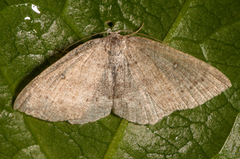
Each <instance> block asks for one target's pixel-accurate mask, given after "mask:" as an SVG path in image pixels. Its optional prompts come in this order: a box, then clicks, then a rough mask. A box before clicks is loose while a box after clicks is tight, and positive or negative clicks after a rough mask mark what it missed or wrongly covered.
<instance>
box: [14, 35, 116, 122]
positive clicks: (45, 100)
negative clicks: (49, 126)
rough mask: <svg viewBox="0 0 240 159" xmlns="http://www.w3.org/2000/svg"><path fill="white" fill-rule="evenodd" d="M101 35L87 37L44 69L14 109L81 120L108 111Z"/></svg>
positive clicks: (51, 118)
mask: <svg viewBox="0 0 240 159" xmlns="http://www.w3.org/2000/svg"><path fill="white" fill-rule="evenodd" d="M107 61H108V56H107V52H106V51H105V47H104V38H103V39H95V40H92V41H89V42H87V43H85V44H83V45H81V46H79V47H77V48H76V49H74V50H73V51H71V52H69V53H68V54H67V55H65V56H64V57H63V58H61V59H60V60H58V61H57V62H56V63H54V64H53V65H51V66H50V67H49V68H47V69H46V70H44V71H43V72H42V73H41V74H40V75H39V76H37V77H36V78H35V79H34V80H33V81H32V82H31V83H29V84H28V85H27V86H26V87H25V88H24V89H23V90H22V92H21V93H20V94H19V95H18V97H17V99H16V101H15V103H14V109H18V110H20V111H22V112H24V113H26V114H29V115H31V116H34V117H37V118H40V119H43V120H48V121H64V120H68V121H69V122H71V123H73V124H75V123H78V124H83V123H87V122H92V121H96V120H98V119H100V118H102V117H105V116H107V115H109V114H110V112H111V107H112V99H110V98H108V97H111V93H112V91H109V90H108V89H110V86H106V85H110V84H109V80H110V79H109V78H108V76H107V75H106V67H107Z"/></svg>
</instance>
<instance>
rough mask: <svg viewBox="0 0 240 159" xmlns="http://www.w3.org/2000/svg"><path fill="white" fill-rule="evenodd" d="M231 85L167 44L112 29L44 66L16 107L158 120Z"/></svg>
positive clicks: (66, 116) (70, 116) (43, 113)
mask: <svg viewBox="0 0 240 159" xmlns="http://www.w3.org/2000/svg"><path fill="white" fill-rule="evenodd" d="M229 87H231V82H230V80H229V79H228V78H227V77H226V76H225V75H224V74H223V73H221V72H220V71H219V70H218V69H216V68H214V67H212V66H211V65H209V64H207V63H205V62H203V61H201V60H199V59H197V58H195V57H193V56H190V55H188V54H186V53H183V52H181V51H178V50H175V49H173V48H171V47H169V46H167V45H165V44H161V43H158V42H156V41H153V40H150V39H147V38H144V37H137V36H122V35H120V34H119V33H118V32H112V33H111V34H110V35H108V36H106V37H104V38H98V39H94V40H90V41H88V42H86V43H84V44H82V45H80V46H78V47H77V48H75V49H74V50H72V51H70V52H69V53H68V54H66V55H65V56H63V57H62V58H61V59H60V60H58V61H57V62H55V63H54V64H53V65H51V66H50V67H48V68H47V69H46V70H44V71H43V72H42V73H41V74H40V75H38V76H37V77H36V78H35V79H34V80H32V81H31V82H30V83H29V84H28V85H27V86H26V87H25V88H24V89H23V90H22V92H21V93H20V94H19V95H18V97H17V99H16V101H15V103H14V109H15V110H19V111H22V112H24V113H26V114H28V115H31V116H33V117H36V118H39V119H42V120H47V121H52V122H56V121H69V122H70V123H71V124H84V123H88V122H94V121H97V120H99V119H100V118H103V117H105V116H107V115H109V114H110V113H111V111H112V112H113V113H115V114H116V115H118V116H120V117H122V118H125V119H127V120H128V121H131V122H134V123H138V124H155V123H157V122H158V121H159V120H160V119H162V118H163V117H164V116H166V115H169V114H170V113H172V112H173V111H175V110H182V109H189V108H194V107H196V106H198V105H201V104H203V103H205V102H206V101H208V100H209V99H211V98H213V97H214V96H217V95H219V94H220V93H221V92H223V91H225V90H226V89H227V88H229Z"/></svg>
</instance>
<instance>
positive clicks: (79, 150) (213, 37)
mask: <svg viewBox="0 0 240 159" xmlns="http://www.w3.org/2000/svg"><path fill="white" fill-rule="evenodd" d="M239 8H240V2H239V1H238V0H228V1H226V0H218V1H209V0H185V1H184V0H180V1H177V0H155V1H140V0H139V1H138V0H131V1H126V0H125V1H124V0H118V1H117V0H115V1H114V0H112V1H111V0H108V1H99V0H95V1H93V0H81V1H77V0H69V1H56V0H48V1H47V0H40V1H37V0H25V1H24V2H23V1H20V0H14V1H10V0H5V1H3V0H1V1H0V15H1V16H0V22H1V23H0V37H1V38H0V158H3V159H10V158H68V159H69V158H79V159H80V158H81V159H83V158H94V159H95V158H96V159H98V158H203V159H205V158H239V154H240V149H239V146H240V144H239V135H240V134H239V124H240V120H239V115H238V114H239V110H240V109H239V105H240V100H239V99H240V98H239V96H240V91H239V85H240V75H239V72H240V60H239V59H240V10H239ZM108 21H111V22H113V24H114V25H113V28H112V30H114V31H116V30H123V29H124V30H132V31H136V30H137V29H138V28H139V27H140V26H141V25H142V23H144V27H143V28H142V29H141V31H140V32H141V33H144V34H147V35H149V36H152V37H154V38H157V39H159V40H162V41H164V42H166V43H168V44H169V45H170V46H172V47H174V48H176V49H178V50H181V51H183V52H186V53H188V54H191V55H193V56H195V57H197V58H199V59H201V60H203V61H206V62H207V63H210V64H211V65H212V66H214V67H216V68H218V69H219V70H220V71H222V72H223V73H224V74H225V75H226V76H227V77H228V78H229V79H230V80H231V82H232V85H233V86H232V87H231V88H230V89H228V90H226V91H225V92H224V93H222V94H221V95H219V96H217V97H215V98H213V99H211V100H210V101H208V102H207V103H205V104H203V105H201V106H198V107H197V108H194V109H189V110H182V111H176V112H174V113H172V114H171V115H169V116H167V117H164V118H163V119H162V120H160V121H159V122H158V123H157V124H155V125H137V124H134V123H130V122H127V121H126V120H124V119H121V118H120V117H118V116H115V115H113V114H111V115H109V116H107V117H105V118H103V119H100V120H99V121H96V122H93V123H89V124H84V125H71V124H69V123H67V122H56V123H52V122H46V121H42V120H39V119H36V118H33V117H31V116H27V115H25V114H24V113H21V112H19V111H15V110H13V102H14V100H15V98H16V96H17V95H18V94H19V92H20V91H21V90H22V89H23V88H24V87H25V86H26V85H27V84H28V83H29V82H30V81H31V80H32V79H33V78H34V77H36V76H37V75H39V74H40V73H41V71H43V70H44V69H45V68H47V67H48V66H50V65H51V64H52V63H53V62H55V61H56V60H58V59H60V58H61V57H62V56H63V55H62V54H61V53H59V52H58V51H56V50H55V48H58V49H64V48H65V47H67V46H68V45H70V44H72V43H74V42H76V41H77V40H79V39H82V38H85V37H87V36H89V35H93V34H94V33H98V32H102V31H106V30H108V29H109V26H108V25H107V22H108Z"/></svg>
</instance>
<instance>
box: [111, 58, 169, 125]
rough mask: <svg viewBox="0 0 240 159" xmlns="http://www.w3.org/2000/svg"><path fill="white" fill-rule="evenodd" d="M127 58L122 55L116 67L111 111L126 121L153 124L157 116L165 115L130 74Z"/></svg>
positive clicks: (157, 118)
mask: <svg viewBox="0 0 240 159" xmlns="http://www.w3.org/2000/svg"><path fill="white" fill-rule="evenodd" d="M130 69H131V67H130V66H129V63H128V60H127V59H126V58H125V57H124V55H122V59H121V60H120V59H119V66H118V68H117V69H116V70H117V72H116V77H115V87H114V96H113V97H114V99H113V100H114V102H113V103H114V106H113V112H114V113H115V114H117V115H118V116H120V117H123V118H125V119H127V120H128V121H131V122H135V123H139V124H154V123H156V122H157V121H158V120H159V116H165V115H167V113H166V112H164V111H162V110H161V109H158V108H157V105H156V104H155V103H154V101H153V100H152V99H151V97H150V95H149V93H148V92H146V91H145V90H143V89H142V87H141V83H140V82H139V81H136V80H135V79H134V77H133V75H132V72H131V70H130Z"/></svg>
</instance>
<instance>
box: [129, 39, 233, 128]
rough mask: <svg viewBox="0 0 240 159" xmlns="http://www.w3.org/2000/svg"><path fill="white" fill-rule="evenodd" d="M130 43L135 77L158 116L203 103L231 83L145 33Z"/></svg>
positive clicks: (131, 70) (131, 68)
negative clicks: (148, 37) (143, 36)
mask: <svg viewBox="0 0 240 159" xmlns="http://www.w3.org/2000/svg"><path fill="white" fill-rule="evenodd" d="M126 43H127V48H126V51H125V52H124V54H125V57H126V59H127V61H128V63H129V71H130V72H131V75H132V80H133V81H134V82H135V83H136V85H138V89H139V90H141V91H142V93H141V94H145V96H147V97H148V98H149V100H148V101H150V102H152V104H150V105H148V106H150V107H147V108H148V109H149V110H155V111H152V112H151V111H150V112H149V113H150V115H154V114H157V117H158V120H159V119H161V118H162V117H163V116H165V115H167V114H170V113H171V112H173V111H175V110H181V109H187V108H194V107H196V106H198V105H201V104H203V103H205V102H206V101H207V100H209V99H211V98H213V97H214V96H216V95H219V94H220V93H221V92H223V91H224V90H226V89H227V88H228V87H231V82H230V81H229V79H228V78H227V77H226V76H225V75H224V74H223V73H221V72H220V71H219V70H217V69H216V68H214V67H212V66H211V65H209V64H207V63H205V62H203V61H201V60H199V59H197V58H195V57H193V56H190V55H188V54H185V53H183V52H181V51H178V50H175V49H173V48H171V47H169V46H166V45H164V44H161V43H157V42H154V41H152V40H149V39H146V38H141V37H128V40H127V42H126ZM139 100H141V99H139ZM138 109H141V108H140V106H139V107H138ZM125 110H126V111H129V110H130V107H129V106H127V108H125ZM135 111H136V110H135ZM154 112H155V113H154ZM125 114H128V112H126V113H125ZM124 118H125V117H124ZM136 120H137V119H136ZM147 120H148V123H151V124H154V123H156V122H155V121H157V120H156V119H154V120H153V119H151V118H148V119H147ZM137 123H140V124H142V121H137ZM145 123H146V121H145Z"/></svg>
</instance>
